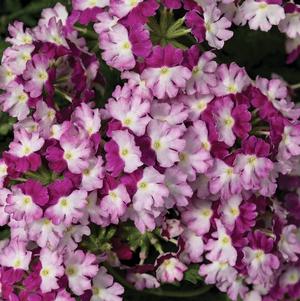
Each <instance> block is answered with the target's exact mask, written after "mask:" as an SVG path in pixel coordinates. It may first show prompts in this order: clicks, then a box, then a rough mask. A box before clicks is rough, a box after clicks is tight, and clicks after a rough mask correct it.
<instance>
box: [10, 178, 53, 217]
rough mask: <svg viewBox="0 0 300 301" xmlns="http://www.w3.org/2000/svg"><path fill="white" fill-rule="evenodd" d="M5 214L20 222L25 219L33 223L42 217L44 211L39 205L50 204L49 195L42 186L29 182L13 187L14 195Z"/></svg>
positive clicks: (11, 195)
mask: <svg viewBox="0 0 300 301" xmlns="http://www.w3.org/2000/svg"><path fill="white" fill-rule="evenodd" d="M6 202H7V205H6V206H5V212H6V213H9V214H11V216H12V218H13V219H15V220H17V221H20V220H22V219H23V218H24V219H25V220H26V221H27V222H32V221H34V220H37V219H39V218H41V217H42V215H43V210H42V209H41V207H40V206H39V204H46V203H47V202H48V193H47V190H46V189H44V188H43V187H42V186H41V184H39V183H38V182H35V181H33V180H28V181H27V182H26V183H24V184H19V185H17V186H13V187H12V193H11V194H10V195H9V196H8V198H7V201H6Z"/></svg>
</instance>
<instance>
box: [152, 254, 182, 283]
mask: <svg viewBox="0 0 300 301" xmlns="http://www.w3.org/2000/svg"><path fill="white" fill-rule="evenodd" d="M186 270H187V266H185V265H184V264H183V263H182V262H180V261H179V260H178V259H177V258H175V257H171V258H168V259H165V260H164V261H163V262H162V264H161V265H160V266H159V267H158V268H157V270H156V277H157V278H158V280H160V281H162V282H167V283H172V282H175V281H181V280H182V279H183V273H184V272H185V271H186Z"/></svg>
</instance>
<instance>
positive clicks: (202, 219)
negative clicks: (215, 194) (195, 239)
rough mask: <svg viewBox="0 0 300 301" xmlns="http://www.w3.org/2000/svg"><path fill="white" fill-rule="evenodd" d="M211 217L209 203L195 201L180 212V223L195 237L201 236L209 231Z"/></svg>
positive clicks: (211, 212) (211, 211)
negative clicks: (193, 233)
mask: <svg viewBox="0 0 300 301" xmlns="http://www.w3.org/2000/svg"><path fill="white" fill-rule="evenodd" d="M212 216H213V210H212V208H211V202H210V201H207V200H195V201H193V202H192V203H191V204H189V205H188V207H187V208H186V210H185V211H183V212H182V222H183V223H184V224H185V225H186V226H187V227H188V229H190V230H192V231H193V232H195V234H196V235H198V236H201V235H203V234H206V233H207V232H208V231H209V229H210V226H211V217H212Z"/></svg>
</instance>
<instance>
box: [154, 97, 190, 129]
mask: <svg viewBox="0 0 300 301" xmlns="http://www.w3.org/2000/svg"><path fill="white" fill-rule="evenodd" d="M187 115H188V111H187V109H186V107H185V105H184V104H183V103H179V102H171V103H167V102H153V103H152V104H151V116H152V118H153V119H155V120H157V121H166V122H167V123H169V125H171V126H173V125H179V124H182V123H183V122H184V121H185V120H186V119H187Z"/></svg>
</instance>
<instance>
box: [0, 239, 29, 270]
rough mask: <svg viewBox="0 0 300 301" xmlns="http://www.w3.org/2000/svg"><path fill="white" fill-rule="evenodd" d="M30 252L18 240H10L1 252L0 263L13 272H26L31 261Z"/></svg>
mask: <svg viewBox="0 0 300 301" xmlns="http://www.w3.org/2000/svg"><path fill="white" fill-rule="evenodd" d="M31 254H32V252H30V251H27V250H26V245H25V243H23V242H20V241H18V240H16V239H15V240H11V241H10V244H9V245H8V246H7V247H5V248H4V249H3V250H1V254H0V263H1V265H2V266H5V267H12V268H13V269H15V270H18V269H21V270H25V271H27V270H28V269H29V263H30V261H31Z"/></svg>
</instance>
